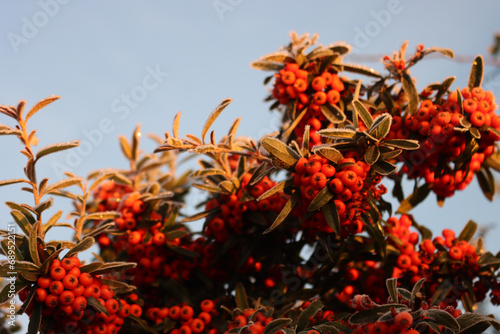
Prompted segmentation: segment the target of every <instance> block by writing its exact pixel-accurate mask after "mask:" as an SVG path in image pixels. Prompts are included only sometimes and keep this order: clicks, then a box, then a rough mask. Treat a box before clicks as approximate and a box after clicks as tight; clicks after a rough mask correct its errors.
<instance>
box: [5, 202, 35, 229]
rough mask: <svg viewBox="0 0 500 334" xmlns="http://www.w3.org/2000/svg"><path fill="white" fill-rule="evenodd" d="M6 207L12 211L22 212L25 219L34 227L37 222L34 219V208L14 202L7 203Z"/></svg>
mask: <svg viewBox="0 0 500 334" xmlns="http://www.w3.org/2000/svg"><path fill="white" fill-rule="evenodd" d="M5 205H7V206H8V207H9V208H10V209H12V210H17V211H20V212H21V213H22V214H23V215H24V217H25V218H26V219H27V220H28V222H29V223H30V225H33V224H34V223H35V222H36V218H35V217H33V211H34V210H33V208H31V207H29V206H27V205H26V204H23V205H19V204H17V203H14V202H5Z"/></svg>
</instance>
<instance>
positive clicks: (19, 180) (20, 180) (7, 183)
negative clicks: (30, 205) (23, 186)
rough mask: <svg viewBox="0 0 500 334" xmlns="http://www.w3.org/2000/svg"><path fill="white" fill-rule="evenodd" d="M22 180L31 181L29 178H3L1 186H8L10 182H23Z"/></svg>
mask: <svg viewBox="0 0 500 334" xmlns="http://www.w3.org/2000/svg"><path fill="white" fill-rule="evenodd" d="M21 182H26V183H30V182H29V181H28V180H25V179H10V180H2V181H0V187H1V186H7V185H9V184H15V183H21Z"/></svg>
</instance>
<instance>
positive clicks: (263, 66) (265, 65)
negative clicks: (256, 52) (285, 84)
mask: <svg viewBox="0 0 500 334" xmlns="http://www.w3.org/2000/svg"><path fill="white" fill-rule="evenodd" d="M250 66H251V67H252V68H254V69H256V70H261V71H279V70H281V69H282V68H283V64H276V63H272V62H270V61H264V60H259V61H254V62H253V63H251V64H250Z"/></svg>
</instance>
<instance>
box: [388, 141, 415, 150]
mask: <svg viewBox="0 0 500 334" xmlns="http://www.w3.org/2000/svg"><path fill="white" fill-rule="evenodd" d="M384 144H385V145H388V146H392V147H396V148H400V149H403V150H416V149H418V148H419V147H420V145H419V143H418V140H412V139H389V140H384Z"/></svg>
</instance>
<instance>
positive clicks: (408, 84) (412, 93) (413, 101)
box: [401, 71, 419, 116]
mask: <svg viewBox="0 0 500 334" xmlns="http://www.w3.org/2000/svg"><path fill="white" fill-rule="evenodd" d="M401 83H402V84H403V89H404V91H405V93H406V95H407V97H408V108H407V109H406V112H407V113H408V114H409V115H410V116H412V115H414V114H415V113H416V112H417V110H418V105H419V101H418V92H417V88H416V87H415V84H414V83H413V80H412V79H411V77H410V76H409V75H408V73H406V71H404V72H403V80H402V81H401Z"/></svg>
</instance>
